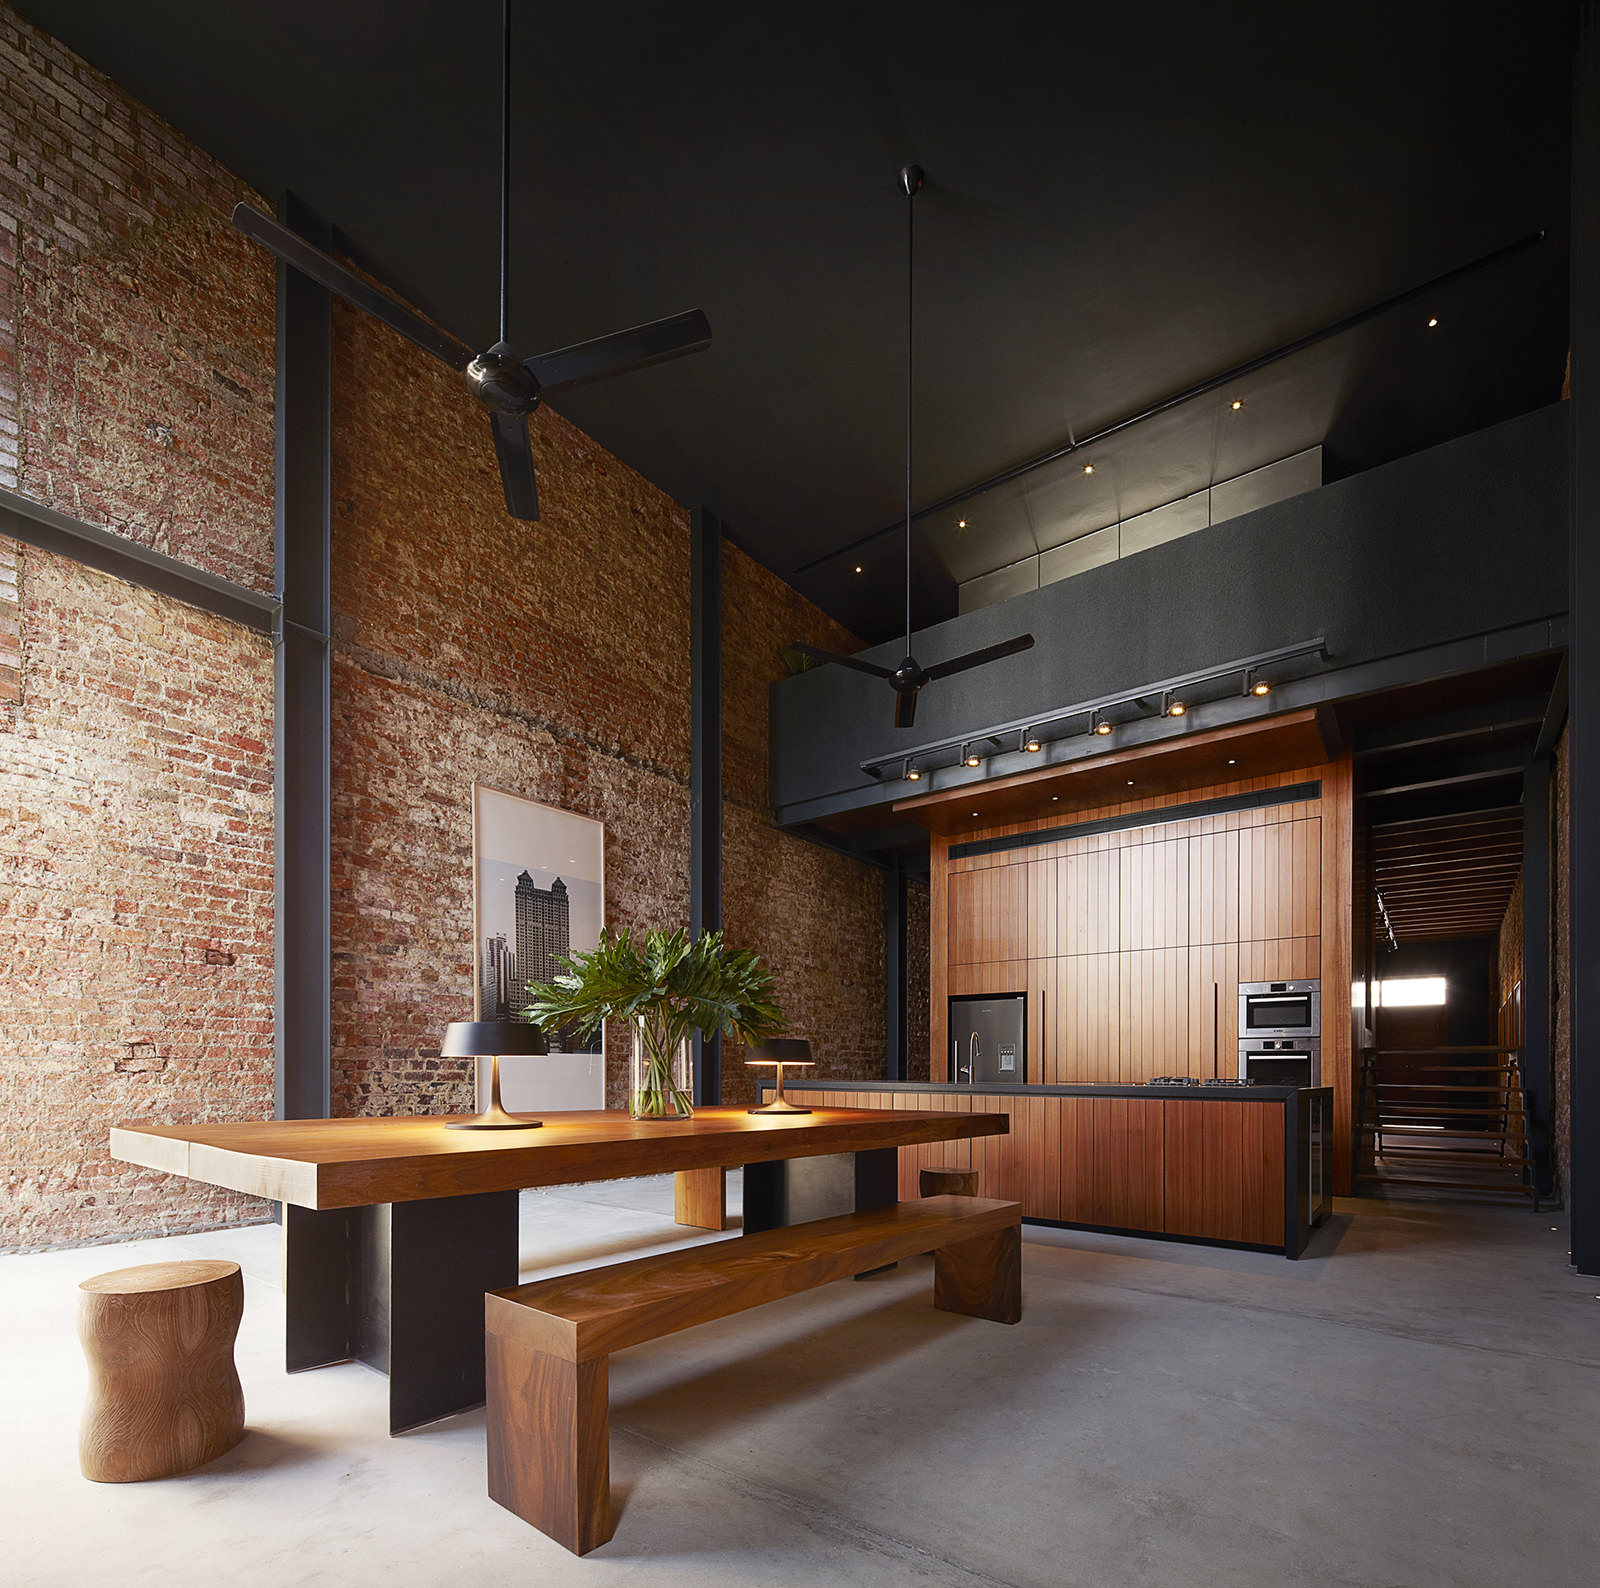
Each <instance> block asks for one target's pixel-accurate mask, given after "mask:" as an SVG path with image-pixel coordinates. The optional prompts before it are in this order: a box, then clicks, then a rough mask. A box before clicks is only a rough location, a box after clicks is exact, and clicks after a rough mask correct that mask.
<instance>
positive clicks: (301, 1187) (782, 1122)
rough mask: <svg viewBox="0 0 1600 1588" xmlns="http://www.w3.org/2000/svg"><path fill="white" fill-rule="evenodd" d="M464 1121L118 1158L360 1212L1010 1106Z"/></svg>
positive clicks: (801, 1150) (147, 1132)
mask: <svg viewBox="0 0 1600 1588" xmlns="http://www.w3.org/2000/svg"><path fill="white" fill-rule="evenodd" d="M451 1117H456V1118H460V1117H465V1116H459V1115H458V1116H446V1115H412V1116H410V1117H408V1118H404V1119H366V1118H363V1119H283V1120H259V1121H257V1120H252V1121H242V1122H238V1123H230V1124H218V1125H116V1126H113V1128H112V1131H111V1156H112V1157H113V1158H120V1159H122V1160H123V1161H124V1162H125V1163H137V1164H142V1165H143V1166H144V1167H145V1168H147V1169H164V1170H166V1171H167V1172H168V1173H170V1174H181V1175H186V1176H188V1178H189V1179H191V1180H204V1181H206V1182H207V1183H208V1184H210V1185H220V1186H226V1187H227V1188H228V1189H229V1190H230V1191H244V1192H247V1193H249V1194H250V1195H252V1196H261V1197H270V1198H271V1199H272V1200H273V1201H275V1202H293V1203H294V1204H296V1205H297V1206H298V1207H304V1208H353V1207H365V1206H367V1205H369V1204H372V1203H377V1202H413V1201H418V1200H420V1199H422V1198H425V1197H448V1196H465V1195H468V1194H471V1193H474V1192H479V1191H514V1190H521V1189H522V1188H524V1187H527V1186H543V1185H571V1184H573V1183H574V1182H576V1181H580V1180H624V1179H627V1178H628V1177H629V1176H630V1175H642V1174H666V1173H669V1172H671V1171H675V1170H679V1169H714V1168H719V1167H720V1168H726V1167H731V1166H734V1165H738V1164H744V1163H766V1162H770V1161H771V1160H773V1159H775V1158H810V1157H816V1156H818V1155H821V1154H824V1153H835V1152H869V1151H872V1150H873V1149H876V1148H883V1147H909V1146H914V1145H916V1144H917V1143H919V1142H929V1141H956V1140H961V1139H964V1138H966V1137H970V1136H994V1135H1003V1134H1004V1133H1005V1132H1006V1131H1007V1130H1009V1129H1010V1120H1009V1119H1008V1118H1007V1117H1006V1115H1004V1114H998V1113H996V1114H945V1113H939V1114H934V1113H918V1112H915V1111H913V1110H909V1109H898V1108H896V1109H875V1108H819V1109H817V1110H816V1111H815V1113H811V1114H798V1115H794V1114H791V1115H787V1116H785V1115H774V1114H768V1115H760V1114H750V1113H747V1112H746V1111H745V1110H744V1109H742V1108H702V1109H699V1110H697V1111H696V1113H695V1116H694V1118H693V1119H685V1120H636V1119H630V1118H629V1117H628V1116H627V1115H626V1114H624V1113H621V1112H619V1111H614V1110H609V1109H608V1110H604V1111H598V1112H585V1113H570V1114H567V1113H555V1114H546V1115H545V1116H543V1117H544V1121H545V1122H544V1125H543V1126H542V1127H541V1128H540V1129H538V1130H529V1131H509V1130H481V1131H480V1130H447V1129H446V1128H445V1127H446V1126H447V1125H448V1124H449V1122H450V1118H451Z"/></svg>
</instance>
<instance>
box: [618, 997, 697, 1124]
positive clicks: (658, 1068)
mask: <svg viewBox="0 0 1600 1588" xmlns="http://www.w3.org/2000/svg"><path fill="white" fill-rule="evenodd" d="M690 1070H691V1061H690V1057H689V1038H688V1037H682V1038H680V1039H679V1040H678V1041H677V1042H673V1041H672V1039H671V1038H670V1037H668V1036H666V1035H665V1034H664V1033H662V1032H661V1031H660V1030H659V1028H657V1027H654V1026H652V1025H651V1024H650V1023H649V1022H647V1021H644V1020H635V1021H634V1023H633V1043H632V1048H631V1051H630V1052H629V1055H628V1112H629V1114H630V1115H632V1116H633V1118H634V1119H691V1118H693V1117H694V1089H693V1082H692V1080H691V1078H690Z"/></svg>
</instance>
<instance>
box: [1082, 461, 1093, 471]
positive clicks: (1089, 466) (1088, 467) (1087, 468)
mask: <svg viewBox="0 0 1600 1588" xmlns="http://www.w3.org/2000/svg"><path fill="white" fill-rule="evenodd" d="M1083 472H1084V473H1085V474H1093V473H1094V465H1093V464H1092V463H1086V464H1084V466H1083Z"/></svg>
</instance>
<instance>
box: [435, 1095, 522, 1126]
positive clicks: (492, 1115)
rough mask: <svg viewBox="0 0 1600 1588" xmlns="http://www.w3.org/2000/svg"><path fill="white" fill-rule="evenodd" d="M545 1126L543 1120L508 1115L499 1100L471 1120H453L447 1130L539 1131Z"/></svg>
mask: <svg viewBox="0 0 1600 1588" xmlns="http://www.w3.org/2000/svg"><path fill="white" fill-rule="evenodd" d="M543 1124H544V1121H543V1120H542V1119H518V1118H517V1117H516V1116H515V1115H514V1114H508V1113H507V1112H506V1111H505V1110H504V1109H503V1108H502V1107H501V1106H500V1102H499V1099H498V1098H497V1099H496V1100H495V1101H494V1102H493V1103H492V1104H490V1106H489V1107H488V1108H486V1109H484V1111H483V1112H482V1113H481V1114H474V1115H473V1116H472V1118H471V1119H453V1120H451V1121H450V1123H449V1124H448V1125H446V1126H445V1129H446V1130H538V1129H539V1127H540V1126H541V1125H543Z"/></svg>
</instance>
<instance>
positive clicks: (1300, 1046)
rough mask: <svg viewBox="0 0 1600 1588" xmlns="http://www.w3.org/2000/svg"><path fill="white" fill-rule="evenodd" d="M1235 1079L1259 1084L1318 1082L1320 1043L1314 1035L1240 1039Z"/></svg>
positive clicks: (1296, 1084)
mask: <svg viewBox="0 0 1600 1588" xmlns="http://www.w3.org/2000/svg"><path fill="white" fill-rule="evenodd" d="M1239 1079H1240V1080H1241V1081H1255V1082H1256V1083H1257V1084H1258V1085H1260V1086H1321V1085H1322V1043H1321V1041H1320V1040H1319V1039H1318V1038H1316V1037H1258V1038H1256V1039H1254V1040H1252V1041H1248V1042H1241V1043H1240V1044H1239Z"/></svg>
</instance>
